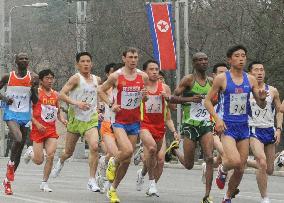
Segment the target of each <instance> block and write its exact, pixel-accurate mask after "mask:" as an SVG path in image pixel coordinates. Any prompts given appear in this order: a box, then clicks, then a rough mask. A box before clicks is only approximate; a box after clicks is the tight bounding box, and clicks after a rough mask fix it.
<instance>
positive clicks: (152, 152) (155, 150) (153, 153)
mask: <svg viewBox="0 0 284 203" xmlns="http://www.w3.org/2000/svg"><path fill="white" fill-rule="evenodd" d="M148 151H149V154H150V155H151V156H153V155H155V154H156V153H157V147H156V146H150V147H148Z"/></svg>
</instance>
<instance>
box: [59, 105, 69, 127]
mask: <svg viewBox="0 0 284 203" xmlns="http://www.w3.org/2000/svg"><path fill="white" fill-rule="evenodd" d="M56 106H57V108H58V111H57V118H58V120H59V121H60V122H61V123H62V124H63V125H65V126H66V125H67V120H66V119H65V118H64V116H63V114H62V110H61V108H60V102H59V101H58V102H57V105H56Z"/></svg>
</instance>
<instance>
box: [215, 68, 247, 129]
mask: <svg viewBox="0 0 284 203" xmlns="http://www.w3.org/2000/svg"><path fill="white" fill-rule="evenodd" d="M225 74H226V80H227V85H226V89H225V91H224V92H221V94H220V111H219V116H220V117H221V118H222V119H223V120H224V121H227V122H233V123H246V122H248V114H249V112H250V104H249V97H250V93H251V86H250V83H249V80H248V75H247V73H245V72H243V83H242V84H241V85H236V84H235V83H234V82H233V80H232V77H231V73H230V71H227V72H226V73H225Z"/></svg>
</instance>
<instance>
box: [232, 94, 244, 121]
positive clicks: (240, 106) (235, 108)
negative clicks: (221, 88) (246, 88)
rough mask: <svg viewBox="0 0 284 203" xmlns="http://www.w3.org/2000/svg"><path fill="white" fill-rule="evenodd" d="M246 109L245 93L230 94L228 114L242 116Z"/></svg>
mask: <svg viewBox="0 0 284 203" xmlns="http://www.w3.org/2000/svg"><path fill="white" fill-rule="evenodd" d="M246 109H247V93H240V94H230V114H231V115H235V116H238V115H243V114H246Z"/></svg>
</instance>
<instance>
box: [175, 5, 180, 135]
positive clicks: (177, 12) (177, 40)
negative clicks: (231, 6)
mask: <svg viewBox="0 0 284 203" xmlns="http://www.w3.org/2000/svg"><path fill="white" fill-rule="evenodd" d="M179 3H180V2H179V1H176V2H175V36H176V63H177V69H176V81H177V83H176V85H178V84H179V83H180V26H179ZM180 125H181V106H180V104H178V105H177V129H178V132H179V133H180Z"/></svg>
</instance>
